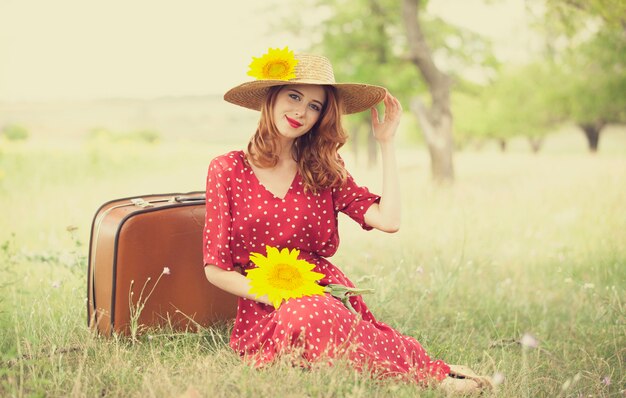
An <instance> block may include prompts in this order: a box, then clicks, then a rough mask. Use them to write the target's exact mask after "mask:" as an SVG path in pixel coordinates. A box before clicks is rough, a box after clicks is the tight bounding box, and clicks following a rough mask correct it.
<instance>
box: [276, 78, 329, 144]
mask: <svg viewBox="0 0 626 398" xmlns="http://www.w3.org/2000/svg"><path fill="white" fill-rule="evenodd" d="M325 102H326V92H325V91H324V88H323V87H322V86H314V85H306V84H298V85H287V86H284V87H283V88H281V90H280V91H279V92H278V94H277V96H276V102H275V104H274V109H273V110H272V116H273V118H274V123H275V124H276V129H277V130H278V131H279V132H280V134H281V135H282V136H283V137H285V138H291V139H296V138H298V137H300V136H302V135H304V134H306V133H307V132H309V131H310V130H311V129H312V128H313V126H315V123H316V122H317V120H318V119H319V118H320V116H321V115H322V109H323V108H324V103H325Z"/></svg>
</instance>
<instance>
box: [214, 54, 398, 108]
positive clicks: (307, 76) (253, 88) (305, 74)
mask: <svg viewBox="0 0 626 398" xmlns="http://www.w3.org/2000/svg"><path fill="white" fill-rule="evenodd" d="M294 58H295V59H296V60H297V64H296V65H295V78H290V79H288V80H284V79H283V80H272V79H259V80H254V81H251V82H246V83H243V84H240V85H238V86H236V87H234V88H232V89H230V90H228V92H226V94H224V99H225V100H226V101H228V102H230V103H233V104H235V105H240V106H243V107H245V108H249V109H254V110H256V111H260V110H261V107H262V105H263V103H264V102H265V98H266V97H267V93H268V91H269V88H270V87H273V86H283V85H287V84H315V85H329V86H333V87H335V88H336V89H337V92H338V94H339V96H340V97H341V101H342V103H343V108H344V111H343V113H344V114H350V113H357V112H361V111H364V110H366V109H369V108H371V107H373V106H374V105H376V104H377V103H379V102H380V101H382V100H383V99H384V98H385V95H386V92H387V90H386V89H385V88H384V87H380V86H374V85H369V84H360V83H337V82H335V75H334V73H333V67H332V65H331V64H330V61H329V60H328V58H326V57H323V56H321V55H312V54H295V55H294Z"/></svg>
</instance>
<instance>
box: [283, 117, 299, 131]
mask: <svg viewBox="0 0 626 398" xmlns="http://www.w3.org/2000/svg"><path fill="white" fill-rule="evenodd" d="M285 118H286V119H287V123H289V125H290V126H291V127H293V128H294V129H297V128H298V127H300V126H302V123H300V122H299V121H297V120H294V119H292V118H290V117H289V116H285Z"/></svg>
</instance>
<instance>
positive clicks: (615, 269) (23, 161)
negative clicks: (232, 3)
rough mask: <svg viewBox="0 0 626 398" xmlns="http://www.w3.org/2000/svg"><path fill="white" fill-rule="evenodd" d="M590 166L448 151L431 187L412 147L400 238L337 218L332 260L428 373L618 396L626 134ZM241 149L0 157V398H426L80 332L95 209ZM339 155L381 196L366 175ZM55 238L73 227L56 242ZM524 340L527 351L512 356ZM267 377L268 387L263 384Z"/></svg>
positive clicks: (211, 334) (574, 139)
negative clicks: (435, 366)
mask: <svg viewBox="0 0 626 398" xmlns="http://www.w3.org/2000/svg"><path fill="white" fill-rule="evenodd" d="M602 140H603V141H602V142H601V145H600V148H601V149H600V152H599V153H598V154H596V155H590V154H588V153H587V152H586V150H585V147H584V142H583V141H582V135H580V136H579V135H574V134H570V133H566V132H564V133H561V134H557V135H556V136H555V138H553V139H551V140H549V141H548V142H547V143H546V148H545V150H544V151H543V152H541V153H539V154H538V155H533V154H530V153H529V152H528V149H527V147H526V146H525V145H524V143H523V142H517V143H516V142H513V143H512V144H511V146H510V151H509V152H508V153H499V152H498V151H496V150H494V148H491V147H486V148H483V149H482V150H481V151H468V152H462V153H459V154H457V156H456V170H457V182H456V183H455V184H454V185H453V186H450V187H435V186H433V185H431V184H430V182H429V167H428V165H429V161H428V158H427V155H426V153H425V151H424V150H423V148H403V149H402V150H401V151H400V154H399V155H400V160H399V162H400V170H401V171H400V172H401V178H402V181H403V187H402V194H403V206H404V207H403V225H402V228H401V231H400V232H399V233H397V234H392V235H386V234H383V233H381V232H376V231H372V232H367V233H366V232H363V231H361V230H360V228H359V227H358V226H357V225H355V224H354V223H352V222H351V221H350V220H349V219H347V218H346V217H343V216H342V218H341V220H340V228H341V236H342V246H341V248H340V250H339V252H338V253H337V254H336V255H335V257H334V258H333V261H334V263H335V264H337V265H339V266H340V267H341V268H343V270H344V271H345V272H346V273H347V274H348V275H349V276H350V277H351V278H352V279H353V280H358V279H359V278H363V277H370V278H365V279H366V280H367V281H366V282H362V283H361V285H362V286H363V287H372V288H374V289H375V290H376V292H375V293H374V294H372V295H370V296H367V297H366V301H367V302H368V304H369V305H370V307H371V309H372V311H373V313H374V314H375V315H376V316H377V317H378V318H379V319H380V320H382V321H384V322H386V323H388V324H390V325H391V326H393V327H395V328H397V329H398V330H400V331H402V332H403V333H405V334H408V335H411V336H414V337H416V338H417V339H418V340H419V341H420V342H421V343H422V344H423V345H424V346H425V348H426V349H427V350H428V352H429V353H430V354H431V355H432V356H433V357H436V358H441V359H444V360H445V361H447V362H449V363H460V364H466V365H469V366H471V367H472V368H474V369H475V370H477V371H478V372H479V373H483V374H490V375H493V374H498V377H499V378H500V379H503V380H504V381H503V383H502V384H500V385H499V386H498V392H497V394H496V395H497V396H501V397H558V396H560V397H570V396H571V397H579V396H582V397H588V396H592V397H621V396H625V394H626V393H625V392H624V389H626V364H625V362H626V310H625V306H626V206H625V203H626V133H625V132H624V131H623V130H615V131H613V132H611V134H607V135H606V136H603V138H602ZM239 147H240V146H239V145H232V146H228V145H223V146H219V147H217V146H206V145H191V144H183V143H178V144H177V143H169V144H166V143H162V144H160V145H152V146H150V145H143V146H141V145H136V144H134V145H133V144H129V143H117V144H111V145H98V146H96V145H90V144H88V143H77V142H74V143H66V142H62V141H61V142H55V141H52V140H48V141H45V142H44V141H32V142H26V143H23V144H20V145H15V144H12V145H5V146H4V147H3V148H2V150H1V152H0V170H1V175H2V176H3V177H1V179H0V208H1V209H2V210H1V214H2V217H1V219H0V352H1V355H2V356H1V358H0V360H1V362H0V396H16V397H22V396H89V397H92V396H123V397H127V396H136V397H145V396H158V397H166V396H178V395H180V394H183V393H184V392H185V391H186V390H187V389H188V388H190V387H191V388H192V389H194V390H196V391H197V392H199V393H200V395H201V396H205V397H214V396H215V397H242V396H243V397H266V396H280V397H303V396H310V397H317V396H320V397H387V396H398V397H413V396H417V395H419V396H424V397H439V396H443V395H442V394H441V393H439V392H438V391H432V390H421V389H419V388H418V387H417V386H414V385H410V384H401V383H396V382H392V381H382V382H380V381H374V380H371V379H369V378H367V377H364V376H363V375H360V374H357V373H355V372H353V371H351V370H350V369H349V368H348V367H344V366H341V365H338V366H336V367H334V368H320V369H315V370H312V371H309V372H303V371H301V370H299V369H297V368H293V367H291V366H289V365H288V364H286V363H279V364H277V365H276V366H273V367H270V368H267V369H265V370H262V371H256V370H253V369H251V368H248V367H246V366H245V365H243V364H242V363H241V362H240V360H239V358H238V357H237V356H236V355H235V354H234V353H233V352H232V351H231V350H230V349H229V348H228V346H227V341H228V335H229V329H228V325H221V326H219V327H216V328H212V329H206V330H203V331H201V332H199V333H188V334H180V333H170V332H168V331H167V330H161V331H151V332H150V334H149V335H144V336H142V337H141V338H140V340H139V342H138V343H135V344H133V343H131V342H130V341H129V340H127V339H123V338H117V339H103V338H100V337H98V336H94V335H93V334H92V333H90V331H89V330H88V329H87V328H86V326H85V290H86V288H85V279H86V277H85V274H86V256H87V250H88V249H87V243H88V239H89V236H88V231H89V227H90V223H91V218H92V216H93V213H94V212H95V210H96V209H97V207H98V206H99V205H100V204H101V203H103V202H104V201H107V200H109V199H113V198H117V197H126V196H131V195H140V194H146V193H161V192H187V191H194V190H202V189H203V188H204V178H205V172H206V167H207V165H208V162H209V160H210V159H211V158H212V157H213V156H214V155H217V154H220V153H223V152H225V151H227V150H231V149H238V148H239ZM344 157H345V158H346V161H347V163H348V165H349V167H350V169H351V171H352V174H353V175H354V176H355V178H356V179H357V181H359V182H360V183H362V184H364V185H368V186H370V187H371V188H372V190H374V191H377V190H378V187H379V186H380V181H379V175H380V173H379V171H377V170H366V169H363V168H362V167H360V165H361V163H363V161H362V160H361V159H355V158H353V157H352V156H351V155H350V154H349V153H347V152H346V153H344ZM68 227H69V228H68ZM524 335H527V336H532V337H533V338H534V339H535V340H536V341H537V342H538V346H537V347H536V348H532V347H525V346H523V345H521V344H520V340H521V338H522V336H524ZM277 380H280V382H279V383H277V382H276V381H277Z"/></svg>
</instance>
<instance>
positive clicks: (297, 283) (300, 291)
mask: <svg viewBox="0 0 626 398" xmlns="http://www.w3.org/2000/svg"><path fill="white" fill-rule="evenodd" d="M266 250H267V257H266V256H264V255H262V254H259V253H250V261H252V262H253V263H254V264H255V265H256V266H257V268H253V269H250V270H248V273H247V275H246V278H248V279H250V285H251V288H250V291H249V293H252V294H256V297H257V298H258V297H260V296H263V295H265V294H267V297H268V298H269V301H270V302H271V303H272V305H273V306H274V308H279V307H280V305H281V304H282V302H283V300H285V301H286V300H289V299H290V298H299V297H303V296H313V295H323V294H324V287H323V286H320V285H318V284H317V281H319V280H320V279H322V278H323V277H324V274H322V273H319V272H314V271H313V268H315V265H314V264H311V263H309V262H307V261H306V260H299V259H298V255H299V254H300V251H299V250H297V249H293V250H291V251H289V249H286V248H285V249H282V250H280V251H279V250H278V249H277V248H275V247H271V246H267V247H266Z"/></svg>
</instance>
